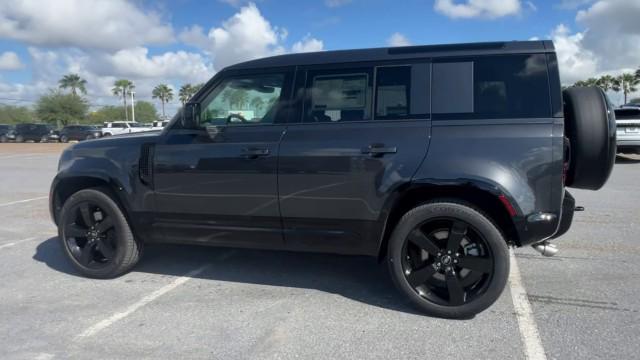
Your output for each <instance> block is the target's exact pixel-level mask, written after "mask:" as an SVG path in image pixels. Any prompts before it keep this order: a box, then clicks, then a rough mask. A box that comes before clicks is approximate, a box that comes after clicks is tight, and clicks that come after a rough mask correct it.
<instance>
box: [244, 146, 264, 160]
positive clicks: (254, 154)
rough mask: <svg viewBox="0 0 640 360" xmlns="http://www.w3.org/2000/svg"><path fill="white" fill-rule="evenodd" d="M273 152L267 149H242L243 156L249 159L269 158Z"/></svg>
mask: <svg viewBox="0 0 640 360" xmlns="http://www.w3.org/2000/svg"><path fill="white" fill-rule="evenodd" d="M270 153H271V152H270V151H269V149H265V148H246V149H242V156H243V157H245V158H247V159H257V158H258V157H260V156H268V155H269V154H270Z"/></svg>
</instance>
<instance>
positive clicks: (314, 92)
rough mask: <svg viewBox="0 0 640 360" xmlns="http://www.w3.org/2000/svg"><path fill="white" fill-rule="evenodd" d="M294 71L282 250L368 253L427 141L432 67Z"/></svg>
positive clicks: (283, 165)
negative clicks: (295, 101) (293, 110)
mask: <svg viewBox="0 0 640 360" xmlns="http://www.w3.org/2000/svg"><path fill="white" fill-rule="evenodd" d="M401 65H402V66H395V65H394V66H379V67H374V66H365V65H354V66H351V67H340V68H335V67H334V68H327V67H324V68H308V69H301V70H299V72H298V74H297V76H296V78H297V79H302V80H301V81H296V82H297V83H298V84H297V85H296V87H297V88H298V89H301V88H304V91H298V90H296V93H304V95H303V96H302V98H301V99H300V98H299V99H298V109H299V113H300V115H301V116H300V118H299V119H297V120H299V122H297V123H291V124H289V126H288V128H287V133H286V135H285V136H284V138H283V139H282V142H281V144H280V161H279V179H278V182H279V191H280V207H281V212H282V216H283V225H284V235H285V242H286V245H287V247H290V248H295V249H298V248H299V249H315V250H319V251H329V252H338V253H355V254H370V255H371V254H375V253H376V252H377V250H378V242H379V234H380V232H381V231H382V227H383V224H384V220H385V217H386V213H385V207H386V206H387V205H388V200H389V199H390V196H392V194H393V193H394V191H397V190H398V188H399V187H401V186H402V185H405V184H407V183H409V182H410V180H411V177H412V176H413V174H414V173H415V171H416V170H417V168H418V166H419V165H420V163H421V162H422V160H423V158H424V156H425V155H426V151H427V147H428V144H429V131H430V120H429V112H430V106H429V102H430V101H429V86H430V64H429V63H420V64H401Z"/></svg>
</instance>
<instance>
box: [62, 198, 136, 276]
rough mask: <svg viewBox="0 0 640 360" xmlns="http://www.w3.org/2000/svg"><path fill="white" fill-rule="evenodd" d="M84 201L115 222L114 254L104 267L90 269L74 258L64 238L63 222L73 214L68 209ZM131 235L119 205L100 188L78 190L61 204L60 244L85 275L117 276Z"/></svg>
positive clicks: (74, 264) (65, 222)
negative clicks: (100, 210) (102, 211)
mask: <svg viewBox="0 0 640 360" xmlns="http://www.w3.org/2000/svg"><path fill="white" fill-rule="evenodd" d="M85 201H90V202H91V203H93V204H96V205H98V206H99V207H100V208H101V209H103V210H104V211H106V212H107V213H108V215H109V216H111V217H112V219H113V221H114V224H115V231H116V256H115V259H113V261H112V262H111V263H110V264H108V265H107V266H105V267H104V268H100V269H92V268H88V267H86V266H84V265H82V264H81V263H79V262H78V261H77V260H76V259H75V257H74V256H73V254H71V252H70V250H69V247H68V246H67V244H66V243H65V240H64V224H67V222H68V221H73V220H70V219H69V216H73V214H71V213H70V212H69V210H71V208H73V207H74V206H76V205H78V204H80V203H82V202H85ZM131 236H132V235H131V230H130V228H129V224H128V222H127V220H126V218H125V217H124V215H123V213H122V211H121V210H120V208H119V206H118V205H117V204H116V203H115V201H113V199H112V198H111V197H110V196H108V195H107V194H105V193H104V192H102V191H100V190H95V189H87V190H81V191H78V192H77V193H75V194H73V195H71V197H69V199H68V200H67V201H66V202H65V203H64V205H63V206H62V210H61V211H60V221H59V226H58V238H59V239H60V242H61V246H62V248H63V251H64V252H65V254H66V255H67V257H68V258H69V260H70V261H71V263H72V264H73V266H74V267H75V268H76V269H78V271H80V272H81V273H82V274H83V275H85V276H88V277H93V278H110V277H114V276H117V275H118V274H119V273H120V272H121V269H122V267H123V263H124V260H125V257H126V256H127V254H126V248H127V245H128V244H127V239H128V238H129V237H131Z"/></svg>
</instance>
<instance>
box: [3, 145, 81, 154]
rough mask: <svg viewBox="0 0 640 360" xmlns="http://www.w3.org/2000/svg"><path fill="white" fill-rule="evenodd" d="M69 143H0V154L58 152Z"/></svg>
mask: <svg viewBox="0 0 640 360" xmlns="http://www.w3.org/2000/svg"><path fill="white" fill-rule="evenodd" d="M67 146H69V144H62V143H20V144H16V143H8V144H7V143H5V144H0V154H2V155H9V154H59V153H61V152H62V150H64V149H65V148H66V147H67Z"/></svg>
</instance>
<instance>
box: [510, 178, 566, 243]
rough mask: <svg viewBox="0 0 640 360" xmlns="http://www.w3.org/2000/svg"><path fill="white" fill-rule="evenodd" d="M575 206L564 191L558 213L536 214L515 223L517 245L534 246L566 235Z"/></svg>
mask: <svg viewBox="0 0 640 360" xmlns="http://www.w3.org/2000/svg"><path fill="white" fill-rule="evenodd" d="M575 206H576V202H575V199H574V198H573V196H571V194H570V193H569V192H568V191H566V190H565V192H564V199H563V201H562V208H561V209H559V211H558V212H537V213H533V214H529V215H528V216H526V217H525V218H524V219H521V220H520V221H519V222H516V229H517V231H518V235H519V238H520V239H519V240H520V241H519V244H518V245H520V246H525V245H531V244H536V243H539V242H541V241H543V240H547V239H555V238H557V237H559V236H561V235H562V234H564V233H566V232H567V230H569V228H570V227H571V223H572V221H573V213H574V211H575Z"/></svg>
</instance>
